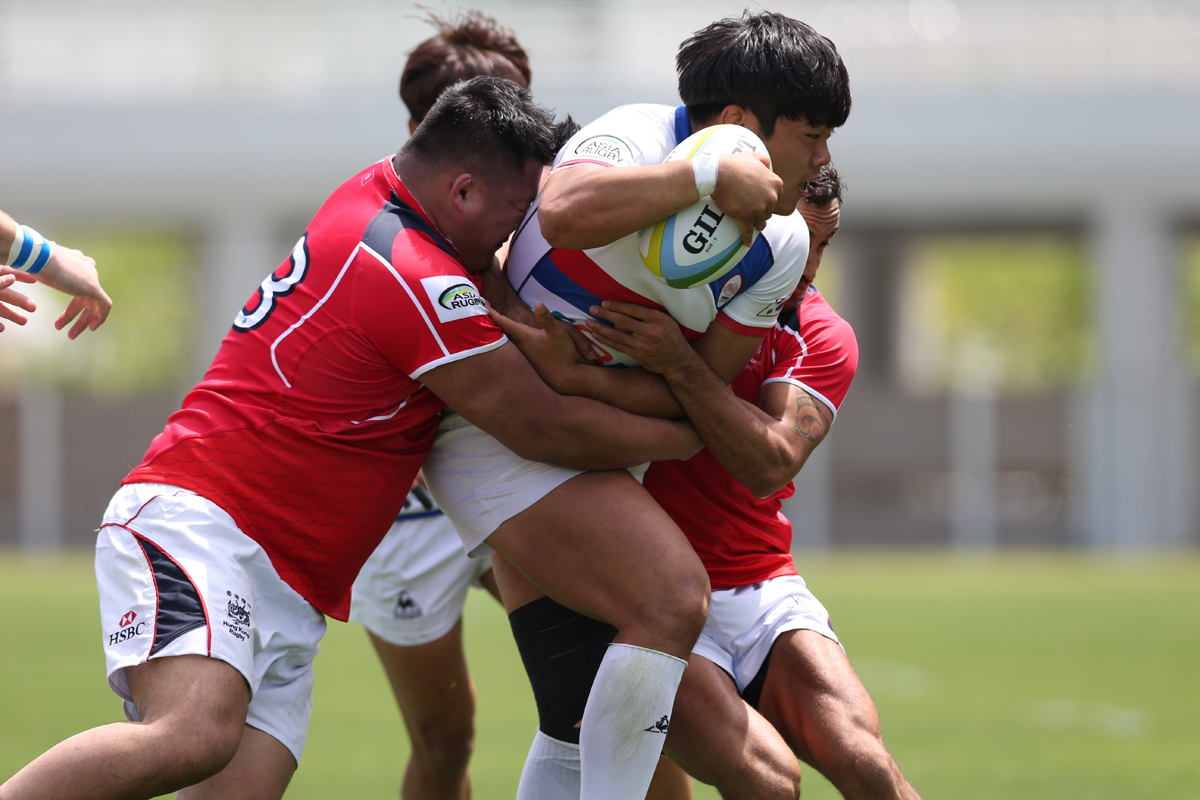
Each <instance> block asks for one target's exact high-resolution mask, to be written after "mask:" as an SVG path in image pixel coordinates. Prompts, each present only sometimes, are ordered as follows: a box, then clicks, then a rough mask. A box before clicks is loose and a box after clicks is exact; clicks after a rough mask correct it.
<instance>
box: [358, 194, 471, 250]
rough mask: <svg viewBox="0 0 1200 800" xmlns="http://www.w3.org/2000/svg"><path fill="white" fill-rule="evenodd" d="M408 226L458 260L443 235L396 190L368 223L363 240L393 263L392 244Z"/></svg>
mask: <svg viewBox="0 0 1200 800" xmlns="http://www.w3.org/2000/svg"><path fill="white" fill-rule="evenodd" d="M406 228H407V229H409V230H415V231H420V232H421V233H423V234H425V235H426V236H428V237H429V238H430V239H432V240H433V243H434V244H436V245H437V246H438V247H439V248H441V249H442V251H443V252H444V253H445V254H446V255H448V256H450V257H451V258H453V259H454V260H455V261H458V255H457V254H456V253H455V252H454V250H453V249H451V247H450V245H449V243H447V242H446V240H445V239H443V238H442V235H441V234H440V233H438V232H437V231H436V230H434V229H433V227H432V226H431V225H430V224H429V223H428V222H426V221H425V220H424V219H422V218H421V215H420V214H418V213H417V212H416V211H413V210H412V209H411V208H410V207H409V206H408V204H407V203H405V202H404V201H403V200H401V199H400V198H399V196H397V194H396V193H395V192H392V197H391V200H389V201H388V202H386V203H384V204H383V208H381V209H379V213H377V214H376V215H375V218H374V219H372V220H371V222H370V224H369V225H367V229H366V230H365V231H364V232H363V237H362V241H363V244H365V245H366V246H367V247H370V248H371V249H372V250H374V251H375V252H376V253H378V254H379V255H381V256H383V257H384V258H386V259H387V260H388V263H391V260H392V245H393V244H394V243H395V241H396V237H397V236H399V235H400V231H402V230H404V229H406Z"/></svg>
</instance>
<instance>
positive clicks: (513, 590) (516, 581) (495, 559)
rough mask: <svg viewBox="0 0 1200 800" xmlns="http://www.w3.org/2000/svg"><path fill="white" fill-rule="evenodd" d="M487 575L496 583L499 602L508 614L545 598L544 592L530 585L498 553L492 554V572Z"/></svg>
mask: <svg viewBox="0 0 1200 800" xmlns="http://www.w3.org/2000/svg"><path fill="white" fill-rule="evenodd" d="M489 574H490V575H491V576H492V578H493V580H494V581H495V582H496V588H497V590H498V591H499V597H500V601H501V602H502V603H503V604H504V611H505V612H506V613H508V614H511V613H512V612H514V611H516V610H517V609H518V608H520V607H521V606H524V605H528V604H529V603H532V602H533V601H534V600H537V599H539V598H542V597H545V596H546V594H545V592H543V591H541V590H540V589H538V588H537V587H536V586H534V585H533V584H532V583H530V582H529V579H528V578H526V577H525V576H524V575H522V574H521V571H520V570H519V569H517V568H516V567H514V566H513V565H512V564H510V563H509V561H508V559H506V558H505V557H504V556H502V555H500V554H499V553H493V554H492V570H491V572H490V573H489Z"/></svg>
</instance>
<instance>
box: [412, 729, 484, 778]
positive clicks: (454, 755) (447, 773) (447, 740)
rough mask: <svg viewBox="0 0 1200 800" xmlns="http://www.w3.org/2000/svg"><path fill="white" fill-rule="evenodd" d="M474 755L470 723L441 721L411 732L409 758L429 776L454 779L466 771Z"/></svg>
mask: <svg viewBox="0 0 1200 800" xmlns="http://www.w3.org/2000/svg"><path fill="white" fill-rule="evenodd" d="M474 752H475V726H474V724H473V722H472V721H471V720H465V721H463V720H455V719H450V720H445V721H442V722H440V723H434V724H430V725H428V726H424V727H422V728H420V729H418V730H417V731H416V732H415V736H414V741H413V749H412V755H413V758H414V759H417V760H419V761H421V762H423V766H424V768H425V769H426V770H427V771H428V772H429V773H431V774H434V775H437V776H438V777H439V778H441V779H444V780H456V779H457V778H459V777H460V776H461V775H462V774H463V773H464V772H465V771H466V769H467V764H468V763H469V762H470V761H471V754H472V753H474Z"/></svg>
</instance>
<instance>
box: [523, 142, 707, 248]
mask: <svg viewBox="0 0 1200 800" xmlns="http://www.w3.org/2000/svg"><path fill="white" fill-rule="evenodd" d="M698 199H699V195H698V194H697V193H696V177H695V173H694V171H693V169H692V162H691V161H690V160H687V159H683V160H680V161H673V162H670V163H667V164H652V165H649V166H643V167H598V166H587V165H581V166H577V167H571V168H569V169H565V170H562V171H560V172H557V173H555V174H554V175H551V176H550V179H549V181H547V183H546V189H545V191H544V192H543V195H542V199H541V202H540V205H539V206H538V221H539V223H540V224H541V228H542V235H543V236H544V237H545V238H546V241H547V242H548V243H550V244H551V245H553V246H554V247H562V248H566V249H570V250H583V249H587V248H590V247H602V246H604V245H606V244H611V243H612V242H615V241H616V240H617V239H620V238H621V237H623V236H628V235H629V234H631V233H636V232H637V231H640V230H641V229H642V228H645V227H648V226H650V225H653V224H654V223H656V222H658V221H659V220H662V219H665V218H667V217H669V216H670V215H671V214H674V213H675V212H676V211H679V210H680V209H682V208H686V207H687V206H689V205H691V204H692V203H695V202H696V201H697V200H698Z"/></svg>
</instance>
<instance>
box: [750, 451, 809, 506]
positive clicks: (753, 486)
mask: <svg viewBox="0 0 1200 800" xmlns="http://www.w3.org/2000/svg"><path fill="white" fill-rule="evenodd" d="M800 466H801V465H800V464H797V463H796V462H795V461H792V460H790V459H788V460H782V461H771V462H769V463H768V462H767V461H761V462H759V463H758V464H756V465H755V467H756V468H755V469H754V471H753V474H750V475H746V476H745V478H743V480H742V483H743V484H745V486H746V488H747V489H749V490H750V493H751V494H753V495H754V496H755V497H757V498H758V499H759V500H765V499H766V498H768V497H770V496H771V495H773V494H775V493H776V492H778V491H779V490H780V489H782V488H783V487H785V486H787V485H788V484H789V483H791V481H792V479H793V478H795V477H796V473H798V472H799V471H800Z"/></svg>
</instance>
